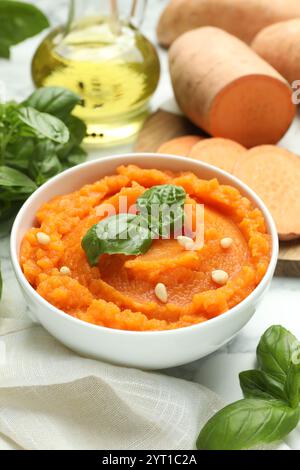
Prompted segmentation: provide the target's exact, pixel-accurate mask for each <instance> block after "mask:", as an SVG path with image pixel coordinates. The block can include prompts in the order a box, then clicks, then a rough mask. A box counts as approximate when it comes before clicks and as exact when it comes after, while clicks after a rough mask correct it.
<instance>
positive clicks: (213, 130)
mask: <svg viewBox="0 0 300 470" xmlns="http://www.w3.org/2000/svg"><path fill="white" fill-rule="evenodd" d="M206 44H207V45H209V47H201V46H200V45H206ZM200 47H201V49H199V48H200ZM169 62H170V73H171V79H172V84H173V89H174V93H175V96H176V100H177V102H178V104H179V106H180V108H181V109H182V111H183V112H184V113H185V114H186V116H188V118H189V119H190V120H191V121H192V122H193V123H194V124H196V125H197V126H199V127H200V128H202V129H204V130H205V131H206V132H208V133H209V134H211V135H212V136H214V137H224V138H227V139H232V140H235V141H236V142H239V143H240V144H242V145H244V146H245V147H249V148H250V147H254V146H257V145H263V144H275V143H277V142H278V141H279V140H280V139H281V138H282V136H283V135H284V133H285V132H286V131H287V129H288V128H289V126H290V124H291V122H292V120H293V118H294V116H295V112H296V107H295V105H294V104H293V103H292V97H291V95H292V93H291V89H290V86H289V84H288V83H287V81H286V80H285V79H284V78H283V77H282V76H281V75H280V74H279V73H278V72H277V71H276V70H275V69H274V68H273V67H271V65H269V64H268V63H267V62H265V61H264V60H263V59H262V58H261V57H259V56H258V55H257V54H256V53H255V52H254V51H253V50H252V49H251V48H250V47H248V46H247V45H246V44H244V43H243V42H242V41H240V40H239V39H237V38H236V37H234V36H232V35H230V34H228V33H226V32H225V31H223V30H221V29H218V28H213V27H204V28H198V29H194V30H192V31H189V32H187V33H185V34H183V35H182V36H180V37H179V38H178V39H176V41H175V42H174V43H173V44H172V46H171V48H170V51H169Z"/></svg>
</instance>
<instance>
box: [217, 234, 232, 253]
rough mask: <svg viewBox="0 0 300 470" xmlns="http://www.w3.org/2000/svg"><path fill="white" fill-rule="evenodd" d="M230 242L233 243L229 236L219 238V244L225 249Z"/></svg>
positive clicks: (229, 245) (228, 246)
mask: <svg viewBox="0 0 300 470" xmlns="http://www.w3.org/2000/svg"><path fill="white" fill-rule="evenodd" d="M232 243H233V240H232V238H230V237H225V238H222V240H220V245H221V247H222V248H224V249H225V250H227V248H230V247H231V245H232Z"/></svg>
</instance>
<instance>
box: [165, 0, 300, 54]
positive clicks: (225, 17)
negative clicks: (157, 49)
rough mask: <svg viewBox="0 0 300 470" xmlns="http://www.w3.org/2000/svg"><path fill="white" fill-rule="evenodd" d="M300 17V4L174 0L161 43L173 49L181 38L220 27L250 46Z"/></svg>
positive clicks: (291, 1) (282, 0) (281, 0)
mask: <svg viewBox="0 0 300 470" xmlns="http://www.w3.org/2000/svg"><path fill="white" fill-rule="evenodd" d="M297 16H300V2H299V0H272V1H270V0H171V1H170V2H169V3H168V5H167V7H166V8H165V10H164V11H163V13H162V15H161V17H160V20H159V23H158V26H157V37H158V41H159V42H160V44H161V45H163V46H166V47H168V46H170V45H171V44H172V42H173V41H174V40H175V39H177V38H178V37H179V36H180V35H181V34H183V33H185V32H186V31H190V30H191V29H195V28H199V27H201V26H216V27H218V28H221V29H224V30H225V31H227V32H229V33H231V34H233V35H234V36H237V37H238V38H240V39H242V40H243V41H245V42H247V43H250V42H251V41H252V39H253V38H254V36H255V35H256V34H257V33H258V32H259V31H260V30H261V29H263V28H264V27H266V26H268V25H270V24H273V23H276V22H278V21H284V20H288V19H291V18H295V17H297Z"/></svg>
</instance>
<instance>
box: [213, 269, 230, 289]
mask: <svg viewBox="0 0 300 470" xmlns="http://www.w3.org/2000/svg"><path fill="white" fill-rule="evenodd" d="M228 277H229V276H228V273H227V272H226V271H223V270H222V269H216V270H215V271H212V273H211V278H212V280H213V281H214V282H215V283H216V284H219V285H220V286H224V284H226V282H227V281H228Z"/></svg>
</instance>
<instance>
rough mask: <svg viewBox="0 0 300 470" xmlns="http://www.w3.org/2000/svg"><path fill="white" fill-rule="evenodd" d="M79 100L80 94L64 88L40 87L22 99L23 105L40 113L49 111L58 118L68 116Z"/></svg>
mask: <svg viewBox="0 0 300 470" xmlns="http://www.w3.org/2000/svg"><path fill="white" fill-rule="evenodd" d="M80 100H81V98H80V96H78V95H76V94H75V93H73V92H72V91H70V90H67V89H66V88H62V87H42V88H38V89H37V90H36V91H34V92H33V93H32V95H30V96H29V98H27V100H26V101H24V103H23V105H24V106H30V107H32V108H34V109H36V110H37V111H40V112H42V113H49V114H52V115H54V116H56V117H58V118H60V119H65V118H66V117H67V116H69V114H70V112H71V111H72V109H73V108H74V107H75V106H76V105H77V104H78V103H80ZM79 121H80V120H79ZM80 122H82V121H80ZM81 140H82V139H81Z"/></svg>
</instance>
